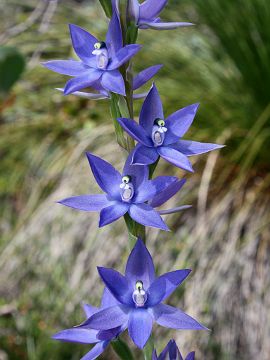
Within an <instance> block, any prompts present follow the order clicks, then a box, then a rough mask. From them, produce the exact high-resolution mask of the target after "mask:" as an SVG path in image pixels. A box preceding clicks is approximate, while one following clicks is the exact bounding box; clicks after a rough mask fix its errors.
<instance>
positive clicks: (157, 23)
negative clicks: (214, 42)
mask: <svg viewBox="0 0 270 360" xmlns="http://www.w3.org/2000/svg"><path fill="white" fill-rule="evenodd" d="M167 2H168V0H146V1H144V2H143V3H141V4H140V3H139V1H138V0H130V1H129V5H128V13H129V16H130V17H131V19H132V20H133V21H134V22H135V24H136V25H137V26H138V27H139V28H140V29H149V28H151V29H155V30H170V29H176V28H178V27H183V26H191V25H193V24H192V23H188V22H163V21H161V19H160V18H159V14H160V13H161V11H162V10H163V9H164V7H165V6H166V4H167ZM112 5H113V9H114V10H115V9H116V10H118V11H119V0H112Z"/></svg>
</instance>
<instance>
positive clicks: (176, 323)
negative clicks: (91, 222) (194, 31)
mask: <svg viewBox="0 0 270 360" xmlns="http://www.w3.org/2000/svg"><path fill="white" fill-rule="evenodd" d="M100 3H101V5H102V7H103V9H104V11H105V13H106V15H107V16H108V17H109V18H110V22H109V27H108V32H107V35H106V38H105V39H104V40H98V39H97V38H96V37H95V36H93V35H92V34H90V33H89V32H87V31H86V30H84V29H82V28H80V27H79V26H77V25H70V35H71V41H72V45H73V48H74V51H75V53H76V54H77V56H78V58H79V60H53V61H49V62H47V63H44V66H45V67H47V68H49V69H51V70H53V71H55V72H58V73H61V74H64V75H69V76H71V77H72V79H70V80H69V81H68V82H67V83H66V85H65V87H64V88H63V89H62V88H60V89H59V90H61V91H63V93H64V94H65V95H68V94H74V95H76V96H82V97H85V98H89V99H104V98H108V99H109V101H110V105H111V114H112V118H113V123H114V126H115V135H116V139H117V142H118V144H119V145H120V146H121V147H122V148H124V149H125V150H127V152H128V155H127V158H126V161H125V164H124V166H123V170H122V171H121V172H119V171H118V170H117V169H115V168H114V167H113V166H112V165H111V164H109V163H108V162H106V161H105V160H103V159H101V158H99V157H97V156H95V155H93V154H91V153H87V154H86V155H87V159H88V162H89V165H90V168H91V171H92V173H93V175H94V177H95V179H96V181H97V184H98V185H99V187H100V189H101V190H102V193H100V194H86V195H78V196H72V197H68V198H66V199H64V200H61V201H59V202H60V203H61V204H62V205H65V206H68V207H70V208H73V209H76V210H81V211H89V212H91V211H98V212H100V221H99V227H102V226H105V225H108V224H110V223H112V222H114V221H116V220H117V219H119V218H120V217H124V219H125V222H126V225H127V228H128V234H129V244H130V247H131V250H132V251H131V254H130V256H129V259H128V262H127V266H126V270H125V275H122V274H120V273H119V272H117V271H115V270H113V269H107V268H100V267H99V268H98V271H99V275H100V277H101V279H102V281H103V282H104V285H105V289H104V294H103V297H102V301H101V306H100V308H94V307H92V306H91V305H85V306H84V311H85V315H86V318H87V319H86V321H84V322H83V323H82V324H81V325H79V326H77V327H75V328H71V329H67V330H63V331H60V332H59V333H57V334H56V335H54V337H53V338H54V339H56V340H61V341H70V342H79V343H83V344H96V345H95V346H94V347H93V348H92V349H91V350H90V351H89V352H88V353H87V354H86V355H85V356H84V357H83V358H82V359H84V360H91V359H96V358H97V357H98V356H99V355H100V354H101V353H102V352H103V351H104V349H105V348H106V347H107V346H108V345H109V344H110V342H111V343H112V345H113V348H114V350H115V351H116V353H117V354H118V356H119V357H120V358H121V359H129V360H130V359H132V358H133V355H132V352H131V350H130V349H129V348H128V347H127V345H126V344H125V343H124V342H123V341H122V340H121V339H120V335H121V334H122V333H123V332H124V331H125V330H126V329H128V332H129V335H130V337H131V339H132V340H133V342H134V344H135V345H136V346H137V347H139V348H140V349H142V351H143V354H144V358H145V359H147V360H150V359H153V360H154V359H159V360H162V359H164V358H165V357H166V356H167V357H169V359H171V360H175V359H178V360H182V356H181V353H180V352H179V350H178V348H177V346H176V344H175V342H174V341H173V340H171V341H170V342H169V343H168V345H167V346H166V348H165V349H164V351H163V352H162V353H161V354H160V355H159V357H158V356H157V352H156V351H155V350H154V344H153V341H149V338H150V335H151V333H152V326H153V323H154V322H156V323H158V324H159V325H161V326H165V327H168V328H173V329H182V330H185V329H190V330H201V329H206V328H205V327H204V326H203V325H201V324H200V323H198V322H197V321H196V320H194V319H193V318H191V317H190V316H189V315H187V314H185V313H184V312H183V311H182V310H180V309H177V308H174V307H171V306H168V305H165V304H164V303H163V301H165V300H166V298H167V297H168V296H170V295H171V294H172V292H173V291H174V290H175V289H176V288H177V287H178V286H179V285H180V284H181V283H182V282H183V281H184V280H185V278H186V277H187V276H188V275H189V273H190V270H188V269H185V270H176V271H172V272H169V273H167V274H164V275H162V276H158V277H156V275H155V269H154V265H153V261H152V257H151V255H150V254H149V252H148V250H147V248H146V246H145V243H146V238H145V227H146V226H149V227H154V228H159V229H161V230H165V231H167V230H169V229H168V226H167V225H166V223H165V222H164V221H163V219H162V217H161V216H162V215H165V214H171V213H175V212H178V211H182V210H184V209H186V208H188V207H189V206H188V205H184V206H179V207H176V208H173V209H164V210H157V209H156V208H157V207H160V206H161V205H163V204H164V203H166V201H168V200H169V199H170V198H171V197H172V196H174V195H175V194H176V193H178V191H179V190H180V189H181V188H182V186H183V185H184V183H185V180H184V179H182V180H181V179H178V178H176V177H173V176H158V177H154V172H155V168H156V166H157V165H158V162H159V160H160V159H161V158H162V159H164V160H166V161H168V162H169V163H171V164H172V165H174V166H177V167H179V168H181V169H183V170H186V171H189V172H193V169H192V166H191V163H190V162H189V159H188V157H189V156H192V155H198V154H202V153H205V152H208V151H211V150H215V149H218V148H220V147H221V146H220V145H216V144H211V143H199V142H196V141H190V140H183V139H182V137H183V136H184V135H185V133H186V132H187V130H188V129H189V127H190V125H191V124H192V122H193V119H194V117H195V114H196V111H197V109H198V104H194V105H190V106H187V107H185V108H184V109H180V110H178V111H176V112H175V113H173V114H172V115H170V116H168V117H165V116H164V113H163V106H162V102H161V99H160V96H159V93H158V90H157V88H156V87H155V85H154V84H153V85H152V87H151V89H150V91H149V93H148V94H134V90H137V89H139V88H140V87H141V86H142V85H144V84H145V83H147V82H148V81H149V80H150V79H151V78H152V77H153V76H154V75H155V74H156V73H157V72H158V70H159V69H160V68H161V65H154V66H151V67H150V68H147V69H145V70H143V71H142V72H141V73H139V74H138V75H136V76H133V72H132V64H131V59H132V57H133V56H134V55H135V54H136V53H137V52H138V51H139V50H140V48H141V46H140V45H136V44H135V43H136V41H137V33H138V30H139V29H155V30H166V29H175V28H177V27H182V26H189V25H192V24H190V23H182V22H173V23H166V22H162V21H161V20H160V18H159V17H158V16H159V13H160V12H161V11H162V9H163V8H164V6H165V5H166V3H167V1H166V0H146V1H145V2H143V3H141V4H140V3H139V2H138V1H137V0H129V1H128V0H119V1H117V0H112V2H110V1H109V0H100ZM84 89H88V91H87V92H86V91H85V90H84ZM82 90H83V91H82ZM89 90H90V91H89ZM145 96H146V98H145V101H144V103H143V105H142V109H141V112H140V117H139V124H138V123H137V122H136V121H135V120H134V111H133V100H134V99H136V98H142V97H145ZM135 142H136V143H137V144H136V146H135ZM186 359H187V360H192V359H194V353H190V354H189V355H188V356H187V358H186Z"/></svg>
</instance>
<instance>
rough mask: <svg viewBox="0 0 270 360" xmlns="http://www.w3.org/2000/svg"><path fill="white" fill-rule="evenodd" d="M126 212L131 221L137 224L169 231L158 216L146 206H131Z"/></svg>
mask: <svg viewBox="0 0 270 360" xmlns="http://www.w3.org/2000/svg"><path fill="white" fill-rule="evenodd" d="M128 212H129V215H130V216H131V217H132V219H133V220H135V221H137V222H138V223H139V224H142V225H144V226H150V227H154V228H158V229H161V230H165V231H169V228H168V226H167V225H166V224H165V222H164V221H163V220H162V218H161V217H160V215H159V214H158V213H157V212H156V211H155V210H154V209H153V208H152V207H151V206H149V205H147V204H132V205H131V206H130V208H129V211H128Z"/></svg>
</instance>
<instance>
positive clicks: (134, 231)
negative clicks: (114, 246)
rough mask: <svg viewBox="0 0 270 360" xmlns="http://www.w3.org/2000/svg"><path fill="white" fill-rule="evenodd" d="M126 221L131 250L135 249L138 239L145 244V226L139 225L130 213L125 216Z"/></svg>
mask: <svg viewBox="0 0 270 360" xmlns="http://www.w3.org/2000/svg"><path fill="white" fill-rule="evenodd" d="M124 219H125V222H126V226H127V228H128V240H129V246H130V249H133V247H134V245H135V243H136V241H137V238H138V237H139V238H141V239H142V241H143V242H144V243H145V241H146V238H145V226H143V225H141V224H138V223H137V222H136V221H134V220H133V219H132V218H131V217H130V216H129V214H128V213H127V214H125V215H124Z"/></svg>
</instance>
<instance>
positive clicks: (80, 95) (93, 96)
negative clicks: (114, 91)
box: [56, 85, 109, 100]
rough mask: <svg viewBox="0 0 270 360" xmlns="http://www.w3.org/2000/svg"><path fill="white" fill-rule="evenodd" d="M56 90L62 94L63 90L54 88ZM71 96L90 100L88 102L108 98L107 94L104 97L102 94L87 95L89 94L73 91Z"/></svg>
mask: <svg viewBox="0 0 270 360" xmlns="http://www.w3.org/2000/svg"><path fill="white" fill-rule="evenodd" d="M92 86H93V85H92ZM56 90H58V91H61V92H62V93H63V92H64V89H62V88H56ZM72 95H75V96H78V97H82V98H85V99H90V100H104V99H108V98H109V94H108V93H107V95H105V94H102V93H89V92H83V91H75V92H73V93H72Z"/></svg>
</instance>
